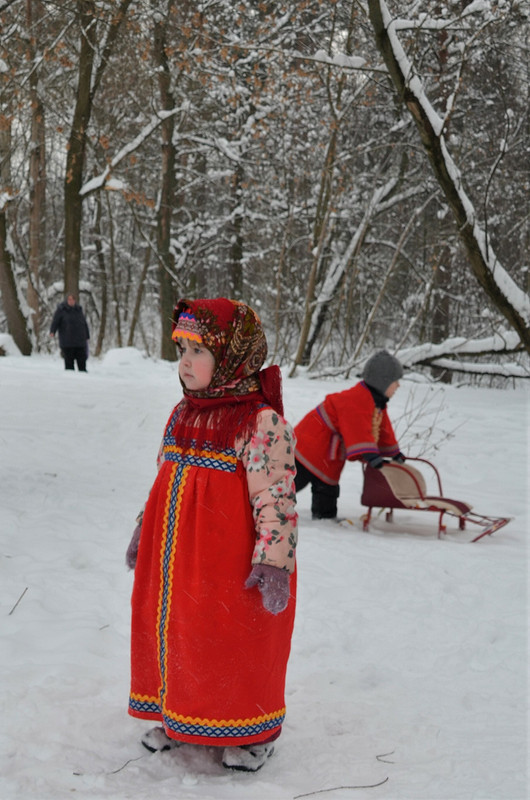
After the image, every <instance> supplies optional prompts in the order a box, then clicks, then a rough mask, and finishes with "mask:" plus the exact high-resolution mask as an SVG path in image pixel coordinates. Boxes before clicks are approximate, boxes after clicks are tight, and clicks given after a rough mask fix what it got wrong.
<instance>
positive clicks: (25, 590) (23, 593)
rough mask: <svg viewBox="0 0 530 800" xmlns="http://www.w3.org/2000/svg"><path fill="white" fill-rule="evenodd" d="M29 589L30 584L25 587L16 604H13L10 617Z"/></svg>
mask: <svg viewBox="0 0 530 800" xmlns="http://www.w3.org/2000/svg"><path fill="white" fill-rule="evenodd" d="M28 589H29V586H26V588H25V589H24V591H23V592H22V594H21V595H20V597H19V598H18V600H17V602H16V603H15V605H14V606H13V608H12V609H11V611H10V612H9V614H8V615H7V616H8V617H10V616H11V614H12V613H13V611H14V610H15V608H16V607H17V606H18V604H19V603H20V601H21V600H22V598H23V597H24V595H25V594H26V592H27V591H28Z"/></svg>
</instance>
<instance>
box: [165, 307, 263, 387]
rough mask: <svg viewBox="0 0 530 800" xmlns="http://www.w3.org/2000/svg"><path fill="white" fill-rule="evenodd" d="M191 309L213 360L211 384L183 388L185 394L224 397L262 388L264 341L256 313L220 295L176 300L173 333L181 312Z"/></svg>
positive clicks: (175, 332) (175, 331)
mask: <svg viewBox="0 0 530 800" xmlns="http://www.w3.org/2000/svg"><path fill="white" fill-rule="evenodd" d="M187 312H191V314H193V317H194V318H195V320H196V322H197V327H198V330H199V333H200V336H201V339H202V343H203V345H204V346H205V347H206V348H207V349H208V350H209V351H210V352H211V353H212V355H213V357H214V359H215V369H214V373H213V376H212V380H211V382H210V385H209V386H208V387H207V388H206V389H203V390H201V391H189V390H185V394H186V396H187V397H194V398H204V399H213V398H221V397H222V398H227V397H232V396H239V395H245V394H248V393H249V392H256V391H259V390H260V389H261V383H260V380H259V377H258V373H259V371H260V369H261V367H262V366H263V363H264V361H265V359H266V357H267V340H266V338H265V334H264V332H263V328H262V326H261V322H260V319H259V317H258V315H257V314H256V312H255V311H254V310H253V309H252V308H250V306H247V305H246V304H245V303H240V302H238V301H237V300H227V299H226V298H225V297H219V298H216V299H213V300H207V299H205V300H179V302H178V303H177V305H176V306H175V310H174V312H173V334H177V333H178V327H177V326H178V319H179V317H180V315H181V314H186V313H187Z"/></svg>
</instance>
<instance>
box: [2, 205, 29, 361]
mask: <svg viewBox="0 0 530 800" xmlns="http://www.w3.org/2000/svg"><path fill="white" fill-rule="evenodd" d="M0 294H1V295H2V304H3V307H4V313H5V315H6V320H7V329H8V331H9V332H10V334H11V336H12V337H13V340H14V342H15V344H16V346H17V347H18V349H19V350H20V352H21V353H22V355H23V356H30V355H31V350H32V346H31V339H30V336H29V333H28V329H27V324H26V318H25V317H24V314H23V313H22V309H21V308H20V303H19V300H18V295H17V285H16V281H15V276H14V274H13V265H12V261H11V253H10V252H9V249H8V246H7V222H6V205H4V206H3V208H2V210H1V211H0Z"/></svg>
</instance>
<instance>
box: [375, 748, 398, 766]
mask: <svg viewBox="0 0 530 800" xmlns="http://www.w3.org/2000/svg"><path fill="white" fill-rule="evenodd" d="M395 752H396V751H395V750H391V751H390V753H381V755H380V756H376V760H377V761H381V762H382V763H383V764H395V761H385V758H386V756H391V755H393V754H394V753H395Z"/></svg>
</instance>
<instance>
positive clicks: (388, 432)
mask: <svg viewBox="0 0 530 800" xmlns="http://www.w3.org/2000/svg"><path fill="white" fill-rule="evenodd" d="M294 432H295V436H296V442H297V443H296V458H297V459H298V461H300V463H301V464H303V465H304V466H305V467H306V468H307V469H308V470H309V471H310V472H312V473H313V474H314V475H316V476H317V477H318V478H320V479H321V480H323V481H324V482H325V483H329V484H332V485H336V484H338V482H339V478H340V475H341V472H342V470H343V467H344V463H345V461H346V460H348V461H355V460H358V459H361V458H362V457H363V455H364V454H366V453H381V455H383V456H389V457H392V456H394V455H397V454H398V453H399V446H398V443H397V441H396V437H395V434H394V430H393V428H392V424H391V422H390V419H389V416H388V413H387V411H386V409H384V410H380V409H378V408H377V407H376V405H375V402H374V399H373V397H372V395H371V393H370V390H369V389H368V388H367V387H366V385H365V384H364V383H363V382H362V381H361V382H360V383H358V384H356V385H355V386H353V387H352V388H351V389H346V390H345V391H343V392H336V393H335V394H328V395H327V396H326V398H325V399H324V402H323V403H321V405H320V406H318V407H317V408H316V409H313V410H312V411H310V412H309V413H308V414H306V416H305V417H304V418H303V419H302V420H300V422H299V423H298V425H296V427H295V429H294ZM337 437H340V439H338V438H337ZM338 445H339V446H338Z"/></svg>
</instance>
